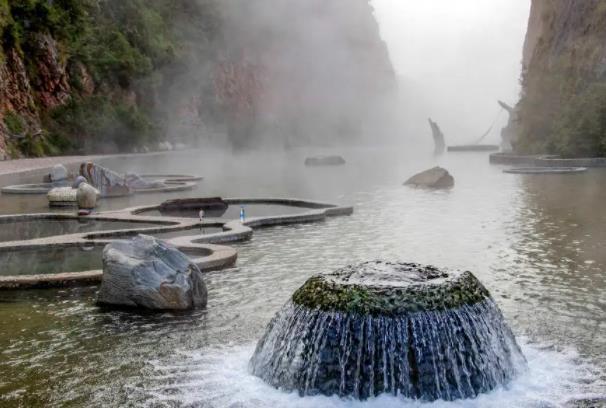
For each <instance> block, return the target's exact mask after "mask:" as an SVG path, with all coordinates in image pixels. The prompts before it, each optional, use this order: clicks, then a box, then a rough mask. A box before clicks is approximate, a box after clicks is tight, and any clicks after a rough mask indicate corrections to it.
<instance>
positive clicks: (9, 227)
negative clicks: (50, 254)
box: [0, 218, 162, 242]
mask: <svg viewBox="0 0 606 408" xmlns="http://www.w3.org/2000/svg"><path fill="white" fill-rule="evenodd" d="M161 226H162V225H159V224H151V223H142V222H126V221H106V220H92V219H40V218H36V219H28V220H2V219H0V242H5V241H21V240H29V239H34V238H44V237H50V236H54V235H64V234H79V233H85V232H96V231H113V230H125V229H142V228H150V227H161Z"/></svg>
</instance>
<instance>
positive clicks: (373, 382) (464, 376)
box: [250, 261, 525, 401]
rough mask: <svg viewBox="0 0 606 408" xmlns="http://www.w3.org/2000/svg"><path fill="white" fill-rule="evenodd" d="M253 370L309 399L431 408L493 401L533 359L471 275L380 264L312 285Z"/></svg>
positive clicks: (282, 318) (283, 314)
mask: <svg viewBox="0 0 606 408" xmlns="http://www.w3.org/2000/svg"><path fill="white" fill-rule="evenodd" d="M250 365H251V369H252V372H253V373H254V374H255V375H257V376H259V377H261V378H262V379H263V380H265V381H266V382H268V383H269V384H271V385H273V386H275V387H279V388H282V389H285V390H288V391H293V390H296V391H298V392H299V393H300V394H301V395H315V394H324V395H339V396H341V397H345V396H351V397H354V398H359V399H365V398H369V397H372V396H377V395H379V394H381V393H391V394H394V395H402V396H404V397H408V398H414V399H422V400H428V401H433V400H436V399H444V400H455V399H460V398H472V397H475V396H477V395H478V394H480V393H483V392H487V391H490V390H492V389H494V388H495V387H497V386H499V385H501V384H505V383H507V382H508V381H510V380H511V379H512V378H513V377H514V376H515V375H516V373H517V372H518V370H519V369H521V368H523V367H524V366H525V359H524V357H523V355H522V353H521V351H520V348H519V346H518V344H517V343H516V340H515V338H514V336H513V334H512V332H511V330H510V329H509V327H508V326H507V324H506V323H505V321H504V319H503V316H502V314H501V312H500V311H499V309H498V307H497V305H496V304H495V302H494V300H493V299H492V298H491V297H490V294H489V293H488V291H487V290H486V288H485V287H484V286H483V285H482V284H481V283H480V282H479V281H478V280H477V279H476V278H475V276H474V275H473V274H471V272H450V271H449V272H446V271H443V270H439V269H437V268H434V267H431V266H421V265H417V264H403V263H388V262H379V261H377V262H367V263H363V264H360V265H357V266H348V267H345V268H343V269H340V270H337V271H336V272H333V273H331V274H328V275H318V276H314V277H312V278H310V279H309V280H308V281H307V282H306V283H305V284H304V285H303V286H302V287H301V288H300V289H299V290H297V291H296V292H295V294H294V295H293V297H292V299H291V300H290V301H289V302H288V303H287V304H286V305H285V306H284V307H283V308H282V310H281V311H280V312H278V314H277V315H276V316H275V317H274V318H273V319H272V321H271V322H270V323H269V326H268V328H267V331H266V333H265V335H264V336H263V338H261V340H260V341H259V343H258V344H257V349H256V351H255V354H254V355H253V357H252V359H251V362H250Z"/></svg>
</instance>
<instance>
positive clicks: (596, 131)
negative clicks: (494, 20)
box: [515, 0, 606, 157]
mask: <svg viewBox="0 0 606 408" xmlns="http://www.w3.org/2000/svg"><path fill="white" fill-rule="evenodd" d="M532 13H533V15H532V16H531V19H530V22H531V23H530V26H529V28H528V36H529V37H531V36H532V37H533V38H534V40H533V41H532V43H530V44H529V42H528V40H527V45H526V46H527V50H525V54H526V55H527V58H528V61H525V62H526V64H527V65H526V67H525V72H524V74H523V79H522V85H523V95H522V99H521V101H520V104H519V105H518V109H519V115H520V121H519V135H518V140H517V143H516V145H515V149H516V150H517V151H518V152H522V153H551V154H559V155H562V156H565V157H579V156H606V2H604V1H591V2H589V1H588V2H576V1H573V0H557V1H553V2H539V1H534V2H533V9H532ZM528 48H530V49H528Z"/></svg>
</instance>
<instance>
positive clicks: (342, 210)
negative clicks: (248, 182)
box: [135, 198, 353, 245]
mask: <svg viewBox="0 0 606 408" xmlns="http://www.w3.org/2000/svg"><path fill="white" fill-rule="evenodd" d="M224 201H225V202H226V203H227V204H229V205H240V204H244V205H246V204H274V205H284V206H292V207H297V208H309V211H307V212H304V213H300V214H290V215H276V216H267V217H251V218H248V219H246V220H245V221H244V223H242V222H240V220H231V221H227V222H225V223H224V224H223V229H224V230H225V232H219V233H214V234H208V235H204V236H202V237H201V236H199V235H198V236H182V237H178V238H175V239H174V240H175V242H178V243H180V244H181V245H186V244H187V243H189V244H195V243H203V242H208V243H227V242H236V241H243V240H247V239H250V237H252V234H253V229H255V228H262V227H270V226H276V225H288V224H300V223H307V222H318V221H323V220H325V219H326V218H327V217H337V216H343V215H351V214H353V207H347V206H345V207H342V206H338V205H335V204H328V203H323V202H317V201H306V200H301V199H296V198H226V199H224ZM149 210H150V209H149V208H143V209H141V208H139V209H136V210H135V211H142V212H145V211H149Z"/></svg>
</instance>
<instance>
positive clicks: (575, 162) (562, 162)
mask: <svg viewBox="0 0 606 408" xmlns="http://www.w3.org/2000/svg"><path fill="white" fill-rule="evenodd" d="M489 161H490V164H502V165H508V166H516V165H517V166H534V167H606V157H583V158H577V159H563V158H561V157H559V156H556V155H519V154H512V153H492V154H491V155H490V156H489Z"/></svg>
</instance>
